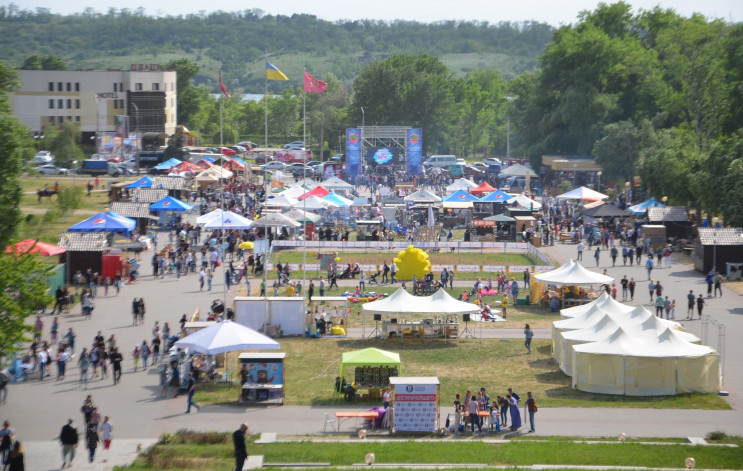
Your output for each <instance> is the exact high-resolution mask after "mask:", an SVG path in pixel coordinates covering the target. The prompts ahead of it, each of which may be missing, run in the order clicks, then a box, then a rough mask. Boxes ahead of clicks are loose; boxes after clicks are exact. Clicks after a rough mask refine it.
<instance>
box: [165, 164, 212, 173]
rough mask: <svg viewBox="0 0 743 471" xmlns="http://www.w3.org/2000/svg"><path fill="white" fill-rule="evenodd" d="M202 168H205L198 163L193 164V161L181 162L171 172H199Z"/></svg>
mask: <svg viewBox="0 0 743 471" xmlns="http://www.w3.org/2000/svg"><path fill="white" fill-rule="evenodd" d="M202 170H204V169H203V168H201V167H199V166H198V165H196V164H192V163H191V162H181V163H179V164H178V165H176V166H175V167H172V168H171V169H170V171H169V173H183V172H190V173H199V172H201V171H202Z"/></svg>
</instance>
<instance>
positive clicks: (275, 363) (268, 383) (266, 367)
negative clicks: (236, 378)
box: [238, 352, 286, 405]
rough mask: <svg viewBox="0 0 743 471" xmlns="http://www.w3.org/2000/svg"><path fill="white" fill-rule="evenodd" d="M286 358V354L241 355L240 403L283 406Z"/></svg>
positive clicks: (239, 358) (239, 359) (258, 353)
mask: <svg viewBox="0 0 743 471" xmlns="http://www.w3.org/2000/svg"><path fill="white" fill-rule="evenodd" d="M285 358H286V353H260V352H257V353H241V354H240V356H239V357H238V361H239V362H240V402H242V403H254V404H255V403H261V404H267V403H268V404H282V405H283V404H284V381H285V380H284V378H285V376H286V365H285V362H284V359H285ZM261 397H262V398H263V399H262V400H261Z"/></svg>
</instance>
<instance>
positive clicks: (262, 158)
mask: <svg viewBox="0 0 743 471" xmlns="http://www.w3.org/2000/svg"><path fill="white" fill-rule="evenodd" d="M274 160H276V159H275V158H274V157H273V156H272V155H257V156H256V157H255V163H257V164H265V163H267V162H273V161H274Z"/></svg>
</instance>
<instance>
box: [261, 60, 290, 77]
mask: <svg viewBox="0 0 743 471" xmlns="http://www.w3.org/2000/svg"><path fill="white" fill-rule="evenodd" d="M266 79H268V80H289V77H287V76H286V75H284V73H283V72H282V71H280V70H279V69H278V68H277V67H276V66H275V65H273V64H272V63H270V62H266Z"/></svg>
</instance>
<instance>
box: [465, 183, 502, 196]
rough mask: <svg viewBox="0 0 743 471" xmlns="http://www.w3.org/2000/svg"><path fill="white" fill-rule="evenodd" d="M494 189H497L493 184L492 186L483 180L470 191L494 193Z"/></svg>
mask: <svg viewBox="0 0 743 471" xmlns="http://www.w3.org/2000/svg"><path fill="white" fill-rule="evenodd" d="M494 191H496V189H495V188H493V187H492V186H490V184H489V183H488V182H482V183H480V184H479V185H477V186H476V187H474V188H472V189H471V190H470V193H474V194H476V195H481V194H483V193H492V192H494Z"/></svg>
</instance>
